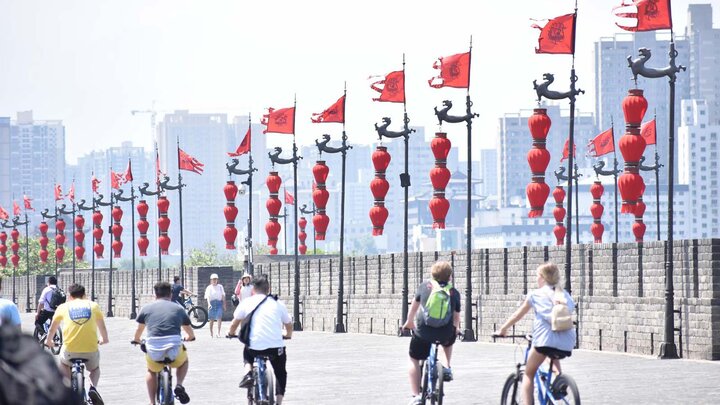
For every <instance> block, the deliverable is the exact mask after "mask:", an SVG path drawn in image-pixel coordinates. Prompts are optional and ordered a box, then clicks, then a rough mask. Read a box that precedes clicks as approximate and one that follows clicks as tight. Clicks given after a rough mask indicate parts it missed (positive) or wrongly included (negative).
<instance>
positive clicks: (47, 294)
mask: <svg viewBox="0 0 720 405" xmlns="http://www.w3.org/2000/svg"><path fill="white" fill-rule="evenodd" d="M57 288H58V286H57V278H56V277H55V276H50V277H48V282H47V286H45V288H43V290H42V292H41V293H40V300H38V307H37V313H36V314H35V327H36V328H39V329H42V328H43V324H44V323H45V322H46V321H47V320H48V319H52V317H53V315H55V308H53V306H52V305H51V302H52V296H53V291H55V290H56V289H57ZM42 332H43V333H45V331H44V330H43V331H42Z"/></svg>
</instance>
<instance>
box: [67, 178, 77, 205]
mask: <svg viewBox="0 0 720 405" xmlns="http://www.w3.org/2000/svg"><path fill="white" fill-rule="evenodd" d="M66 197H67V198H68V199H69V200H70V202H71V203H75V182H73V183H72V185H71V186H70V191H68V193H67V196H66Z"/></svg>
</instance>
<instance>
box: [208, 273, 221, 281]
mask: <svg viewBox="0 0 720 405" xmlns="http://www.w3.org/2000/svg"><path fill="white" fill-rule="evenodd" d="M214 278H219V277H218V275H217V273H213V274H211V275H210V280H212V279H214Z"/></svg>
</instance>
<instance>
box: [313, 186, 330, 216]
mask: <svg viewBox="0 0 720 405" xmlns="http://www.w3.org/2000/svg"><path fill="white" fill-rule="evenodd" d="M320 187H321V186H320V185H319V184H318V186H317V188H316V189H315V191H313V193H312V198H313V202H315V207H316V208H317V209H318V210H322V211H324V210H325V207H327V202H328V199H330V193H329V192H328V191H327V190H325V188H324V187H325V186H324V185H323V186H322V187H323V188H322V189H321V188H320Z"/></svg>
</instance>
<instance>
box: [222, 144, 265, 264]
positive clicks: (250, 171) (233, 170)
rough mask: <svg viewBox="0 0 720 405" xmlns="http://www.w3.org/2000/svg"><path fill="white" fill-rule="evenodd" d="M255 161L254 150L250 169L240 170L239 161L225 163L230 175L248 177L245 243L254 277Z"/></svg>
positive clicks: (248, 261) (249, 165) (250, 156)
mask: <svg viewBox="0 0 720 405" xmlns="http://www.w3.org/2000/svg"><path fill="white" fill-rule="evenodd" d="M254 162H255V161H254V160H253V158H252V150H250V151H249V155H248V168H247V170H246V169H238V168H237V166H238V164H239V163H240V161H239V160H238V159H232V164H229V163H225V167H226V168H227V171H228V173H229V174H237V175H240V176H248V177H247V179H246V180H245V181H242V182H241V184H245V185H247V186H248V193H247V194H248V222H247V223H248V233H247V237H246V238H245V243H246V245H247V252H248V260H247V272H248V273H249V274H250V275H254V274H253V273H254V271H255V266H254V264H253V246H252V230H253V215H252V206H253V204H252V195H253V181H252V178H253V172H256V171H258V169H256V168H254V167H253V163H254Z"/></svg>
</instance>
